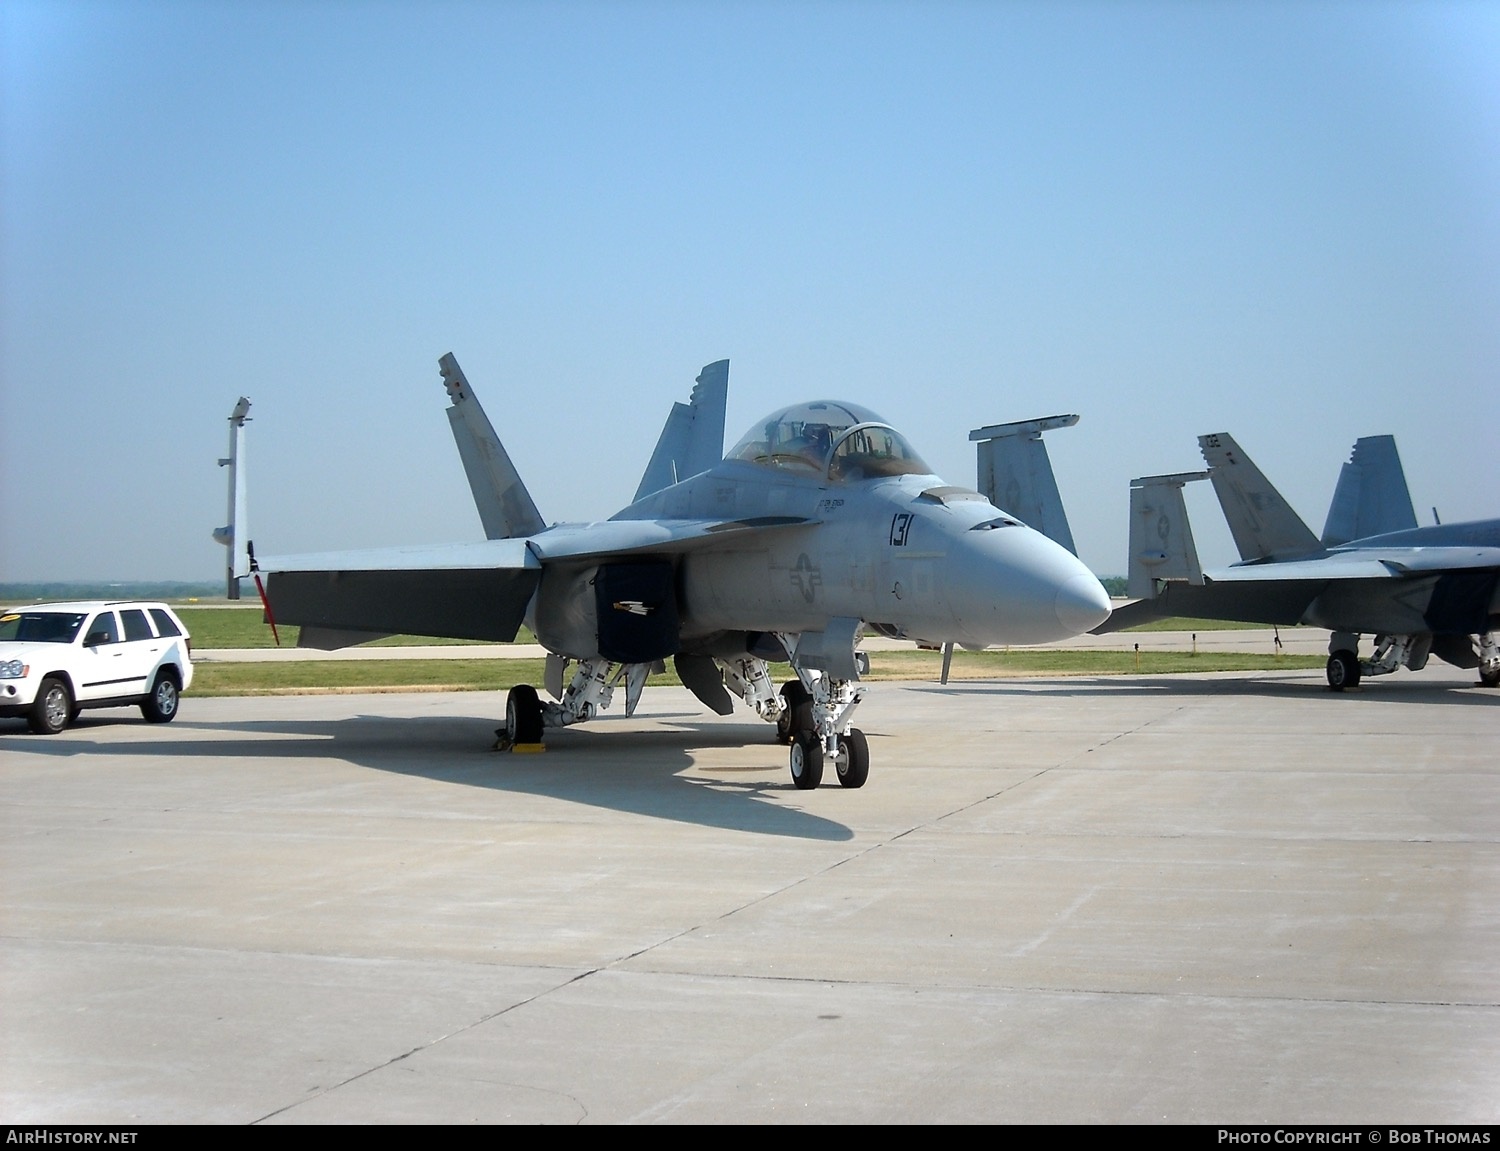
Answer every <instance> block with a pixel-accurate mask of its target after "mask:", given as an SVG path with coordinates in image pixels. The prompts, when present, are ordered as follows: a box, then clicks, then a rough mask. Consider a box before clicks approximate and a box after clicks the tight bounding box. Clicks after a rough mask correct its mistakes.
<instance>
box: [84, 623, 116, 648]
mask: <svg viewBox="0 0 1500 1151" xmlns="http://www.w3.org/2000/svg"><path fill="white" fill-rule="evenodd" d="M109 642H110V637H109V632H108V631H106V630H104V629H103V628H100V629H99V630H98V631H91V632H89V634H88V635H86V636H84V637H83V646H84V647H98V646H99V645H100V644H101V643H109Z"/></svg>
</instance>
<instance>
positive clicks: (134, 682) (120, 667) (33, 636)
mask: <svg viewBox="0 0 1500 1151" xmlns="http://www.w3.org/2000/svg"><path fill="white" fill-rule="evenodd" d="M192 682H193V662H192V656H191V637H190V636H189V635H188V631H187V628H185V627H183V626H182V621H181V620H180V619H178V618H177V616H176V615H175V614H173V612H172V609H171V608H169V607H168V606H167V605H166V604H164V603H137V602H134V601H130V602H116V603H105V602H103V601H98V600H96V601H90V602H84V603H43V604H36V605H35V606H33V607H23V608H15V609H13V610H10V611H4V612H0V716H18V715H24V716H25V717H26V719H27V721H28V722H29V723H30V724H31V730H32V731H34V732H36V733H37V734H38V735H56V734H57V733H58V732H60V731H62V730H63V728H65V727H67V726H68V724H70V723H72V722H73V720H75V719H76V718H78V713H79V711H80V710H82V709H83V708H85V707H121V706H127V705H131V704H139V705H140V708H141V714H142V715H144V716H145V717H146V719H147V720H148V721H149V722H151V723H168V722H170V721H171V720H172V718H173V717H174V716H175V715H176V714H177V704H178V696H179V695H180V694H181V693H182V692H184V691H186V690H187V689H188V688H189V687H190V686H191V685H192Z"/></svg>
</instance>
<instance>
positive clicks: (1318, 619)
mask: <svg viewBox="0 0 1500 1151" xmlns="http://www.w3.org/2000/svg"><path fill="white" fill-rule="evenodd" d="M1198 444H1199V447H1200V449H1201V450H1202V452H1203V457H1204V460H1205V462H1206V463H1207V464H1208V470H1207V471H1201V472H1179V473H1176V474H1173V475H1163V476H1146V477H1143V478H1141V479H1135V480H1131V481H1130V485H1131V487H1130V569H1129V570H1130V575H1129V591H1130V594H1131V595H1132V596H1139V597H1141V598H1140V599H1139V600H1138V601H1137V602H1135V603H1131V604H1127V605H1125V606H1124V607H1122V608H1119V609H1117V610H1116V611H1115V613H1114V614H1113V615H1112V616H1111V617H1110V619H1109V620H1108V622H1106V623H1105V624H1102V625H1100V626H1099V627H1097V628H1095V629H1094V630H1095V631H1096V632H1112V631H1118V630H1120V629H1121V628H1126V627H1131V626H1134V625H1135V624H1138V623H1143V622H1145V621H1146V620H1148V619H1158V618H1161V617H1163V616H1189V617H1195V618H1202V619H1226V620H1238V621H1243V622H1247V623H1267V624H1278V625H1291V624H1308V625H1310V626H1313V627H1320V628H1327V629H1329V632H1330V635H1329V640H1328V667H1327V675H1328V686H1329V688H1330V689H1331V690H1333V691H1344V690H1346V689H1348V688H1352V687H1355V686H1357V685H1358V684H1359V681H1360V679H1361V678H1362V677H1364V676H1377V675H1387V674H1389V673H1391V672H1394V671H1396V670H1397V669H1398V668H1401V667H1406V668H1409V669H1410V670H1412V671H1419V670H1421V669H1422V668H1423V667H1424V666H1426V663H1427V659H1428V656H1429V655H1436V656H1437V657H1438V658H1439V659H1442V660H1445V661H1446V662H1448V663H1451V664H1453V665H1454V666H1455V667H1462V668H1471V667H1477V668H1478V669H1479V677H1480V681H1481V682H1482V683H1484V684H1485V685H1487V686H1489V687H1494V686H1496V685H1497V684H1500V644H1497V635H1500V520H1480V521H1475V522H1472V523H1458V524H1435V525H1433V526H1430V527H1418V526H1417V521H1416V516H1415V515H1414V514H1413V511H1412V504H1411V496H1410V494H1409V493H1408V491H1407V487H1406V476H1405V474H1404V472H1403V471H1402V469H1401V459H1400V456H1399V455H1398V454H1397V452H1396V442H1395V440H1394V439H1393V438H1392V437H1390V436H1368V437H1365V438H1363V439H1360V440H1359V441H1357V442H1356V443H1355V445H1354V451H1353V453H1352V454H1351V456H1350V459H1349V462H1348V463H1346V464H1345V465H1344V467H1343V470H1342V471H1341V473H1340V476H1339V483H1338V487H1337V488H1336V489H1335V491H1334V498H1333V503H1332V505H1331V506H1330V508H1329V512H1328V519H1327V521H1326V522H1325V525H1324V529H1323V537H1322V539H1321V540H1320V539H1319V538H1318V537H1316V536H1314V535H1313V533H1312V531H1311V530H1310V529H1309V528H1308V527H1307V525H1306V524H1305V523H1303V522H1302V520H1301V518H1300V517H1299V516H1298V515H1297V513H1296V512H1295V511H1293V510H1292V508H1291V507H1290V505H1288V504H1287V502H1286V500H1284V499H1283V498H1282V497H1281V494H1280V493H1279V492H1278V491H1277V490H1276V489H1275V488H1274V487H1273V486H1272V485H1271V483H1270V481H1269V480H1267V479H1266V477H1265V476H1264V475H1263V474H1262V473H1261V471H1260V469H1259V468H1257V467H1256V466H1255V464H1254V463H1253V462H1252V461H1251V459H1250V457H1249V456H1248V455H1247V454H1246V453H1245V451H1244V449H1242V448H1241V447H1240V446H1239V445H1238V444H1237V443H1235V441H1234V438H1233V437H1232V436H1230V435H1228V434H1227V433H1224V432H1220V433H1217V434H1215V435H1207V436H1200V437H1199V439H1198ZM1201 479H1207V480H1209V481H1211V482H1212V483H1213V485H1214V491H1215V493H1216V494H1217V496H1218V498H1219V505H1220V507H1222V508H1223V510H1224V516H1225V519H1226V520H1227V521H1228V523H1229V529H1230V533H1231V534H1232V535H1233V537H1234V540H1235V544H1236V547H1237V548H1238V549H1239V552H1240V562H1239V563H1237V564H1234V565H1232V566H1230V567H1228V568H1226V569H1223V570H1221V571H1214V572H1205V571H1203V570H1202V568H1201V567H1200V565H1199V562H1198V553H1197V549H1196V547H1195V546H1194V544H1193V533H1192V528H1191V526H1190V525H1189V523H1188V518H1187V508H1186V505H1185V504H1184V502H1183V498H1182V489H1183V485H1184V484H1187V483H1191V482H1193V481H1195V480H1201ZM1361 635H1373V636H1374V637H1375V646H1374V652H1373V654H1372V655H1371V657H1370V658H1368V659H1361V658H1360V657H1359V642H1360V636H1361Z"/></svg>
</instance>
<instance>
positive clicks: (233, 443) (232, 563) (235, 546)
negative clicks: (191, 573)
mask: <svg viewBox="0 0 1500 1151" xmlns="http://www.w3.org/2000/svg"><path fill="white" fill-rule="evenodd" d="M249 411H250V401H249V400H247V399H246V398H245V397H244V396H241V397H240V402H239V403H237V404H235V405H234V411H232V412H230V413H229V458H228V459H222V460H220V461H219V466H220V467H221V468H224V467H227V468H228V469H229V523H228V524H227V525H226V526H224V527H222V528H217V529H215V531H214V539H216V540H218V541H219V542H220V543H221V544H223V545H224V546H225V547H227V548H228V549H229V565H228V568H227V569H226V572H225V594H226V595H227V596H228V597H229V598H230V599H239V598H240V581H239V577H238V576H237V575H235V573H236V572H243V571H248V570H249V561H248V559H247V558H246V551H245V546H246V544H245V541H246V540H248V539H249V536H250V523H249V517H248V516H247V515H246V512H245V485H244V483H243V482H241V481H242V477H243V469H244V467H245V423H246V422H247V421H248V420H249V418H250V417H249V414H248V413H249Z"/></svg>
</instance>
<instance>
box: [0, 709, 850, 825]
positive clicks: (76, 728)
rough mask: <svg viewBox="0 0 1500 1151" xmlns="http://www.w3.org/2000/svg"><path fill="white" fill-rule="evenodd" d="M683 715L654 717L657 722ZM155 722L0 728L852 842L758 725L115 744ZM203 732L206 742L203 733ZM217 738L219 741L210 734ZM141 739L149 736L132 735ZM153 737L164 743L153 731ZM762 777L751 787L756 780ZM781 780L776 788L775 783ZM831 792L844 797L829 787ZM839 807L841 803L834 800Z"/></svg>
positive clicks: (188, 727)
mask: <svg viewBox="0 0 1500 1151" xmlns="http://www.w3.org/2000/svg"><path fill="white" fill-rule="evenodd" d="M662 718H675V717H665V716H653V719H662ZM126 725H131V726H137V727H141V726H144V722H143V721H142V720H140V719H139V718H136V717H127V716H126V715H124V714H121V715H120V716H119V717H118V718H116V717H115V716H112V715H111V714H110V713H109V712H97V713H88V712H85V713H84V714H83V715H82V716H80V717H79V718H78V720H77V722H76V723H74V724H73V725H72V726H71V727H70V728H69V729H68V730H67V731H65V732H63V733H61V734H60V735H55V736H34V735H29V734H24V732H23V731H20V730H18V729H17V728H16V727H14V726H12V725H6V726H7V727H10V730H8V731H7V730H5V729H4V728H0V751H9V752H18V753H19V752H29V753H32V754H43V755H54V756H59V757H73V756H81V755H111V756H127V757H131V758H137V757H140V758H147V759H151V758H158V759H165V758H176V757H181V756H202V757H204V758H208V759H304V758H305V759H338V760H343V761H345V762H348V763H353V764H356V765H358V766H360V767H367V768H371V769H373V770H376V771H387V772H395V773H398V774H401V775H408V776H416V777H419V778H422V779H428V780H432V781H434V782H442V783H449V784H457V785H460V786H465V787H480V788H489V789H492V790H500V791H511V792H517V793H524V794H527V795H537V796H546V797H548V798H551V799H557V800H562V801H564V802H572V803H581V804H587V805H589V806H593V807H602V808H606V809H609V810H612V811H620V812H628V813H631V814H635V815H647V816H652V817H654V818H657V819H670V820H675V821H678V822H681V823H691V824H697V825H700V826H705V827H720V828H725V829H727V830H733V831H748V832H751V833H754V834H758V835H776V836H786V837H791V838H796V839H817V840H830V841H843V840H848V839H852V838H853V832H852V831H851V830H850V829H849V828H848V827H847V826H845V825H844V824H842V823H838V822H836V821H834V820H832V819H827V818H824V817H823V816H820V815H813V814H811V813H809V812H806V811H801V810H798V809H797V808H794V807H788V806H784V805H783V804H782V803H780V802H778V801H779V800H780V799H782V798H791V797H792V796H795V795H798V794H809V795H815V794H817V793H815V792H814V793H799V792H797V790H796V789H795V788H794V787H793V785H792V782H791V780H790V778H788V776H787V773H786V766H785V760H786V751H785V749H784V748H782V747H780V746H779V745H777V744H776V743H775V742H774V741H773V739H772V738H771V735H770V730H769V729H768V728H767V727H766V726H765V725H764V724H760V723H757V724H755V725H754V726H750V725H727V724H722V723H718V724H714V723H701V724H692V723H683V721H682V720H680V719H679V720H677V725H678V726H676V727H673V728H661V729H651V730H632V731H609V730H586V729H582V728H574V729H570V730H565V731H560V732H552V733H549V735H548V742H547V750H546V751H545V752H544V753H541V754H515V753H511V754H506V753H500V752H495V751H493V750H491V748H492V747H493V745H494V741H495V720H494V718H493V717H482V718H473V717H455V716H417V717H409V716H403V717H387V716H378V715H359V716H353V717H350V718H347V719H334V720H254V721H246V722H234V723H195V722H193V721H192V720H190V719H187V718H186V717H184V718H182V719H179V720H178V721H177V722H176V723H174V724H173V725H172V727H171V728H170V729H156V730H158V731H160V733H161V737H160V738H156V739H144V740H142V739H125V740H119V741H115V740H111V739H110V738H109V731H110V729H111V728H120V727H123V726H126ZM199 733H202V735H200V734H199ZM209 733H213V734H212V735H210V734H209ZM132 734H138V733H132ZM153 734H155V733H154V732H153ZM711 748H726V749H729V748H744V749H750V748H755V749H756V750H757V752H760V753H763V754H755V755H753V756H751V757H748V758H743V757H742V764H741V765H730V766H715V767H706V766H704V765H701V764H699V763H698V762H697V758H696V757H695V755H694V752H695V751H698V750H701V749H711ZM752 773H753V774H754V775H755V776H756V777H757V778H754V779H751V778H747V777H748V776H750V775H751V774H752ZM771 776H774V777H775V779H774V782H773V781H771V780H770V779H769V778H767V777H771ZM831 777H832V771H831V770H830V771H829V772H828V775H827V776H826V777H825V782H824V787H823V789H822V790H823V791H824V792H828V791H834V792H838V791H842V790H843V789H842V788H840V787H838V785H837V784H836V783H833V784H832V785H831V786H830V781H831ZM828 798H829V799H834V798H836V797H835V796H829V797H828Z"/></svg>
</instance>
